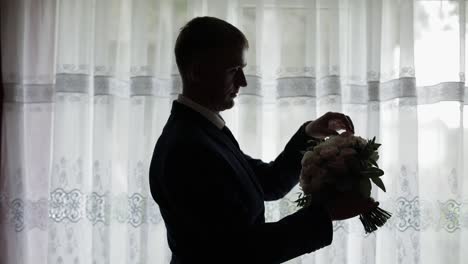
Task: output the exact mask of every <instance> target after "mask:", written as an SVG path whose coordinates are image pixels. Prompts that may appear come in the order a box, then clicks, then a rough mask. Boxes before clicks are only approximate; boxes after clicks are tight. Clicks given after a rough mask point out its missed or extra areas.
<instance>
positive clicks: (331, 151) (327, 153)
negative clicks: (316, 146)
mask: <svg viewBox="0 0 468 264" xmlns="http://www.w3.org/2000/svg"><path fill="white" fill-rule="evenodd" d="M339 152H340V151H339V150H338V148H337V147H334V146H327V147H325V148H323V149H321V150H320V157H321V158H323V159H330V158H333V157H335V156H336V155H338V153H339Z"/></svg>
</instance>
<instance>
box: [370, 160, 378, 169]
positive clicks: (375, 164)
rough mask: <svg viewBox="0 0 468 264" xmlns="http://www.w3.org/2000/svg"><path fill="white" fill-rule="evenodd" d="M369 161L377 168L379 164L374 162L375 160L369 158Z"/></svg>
mask: <svg viewBox="0 0 468 264" xmlns="http://www.w3.org/2000/svg"><path fill="white" fill-rule="evenodd" d="M369 163H370V164H372V165H374V166H375V167H377V168H378V167H379V164H377V162H375V160H372V159H370V160H369Z"/></svg>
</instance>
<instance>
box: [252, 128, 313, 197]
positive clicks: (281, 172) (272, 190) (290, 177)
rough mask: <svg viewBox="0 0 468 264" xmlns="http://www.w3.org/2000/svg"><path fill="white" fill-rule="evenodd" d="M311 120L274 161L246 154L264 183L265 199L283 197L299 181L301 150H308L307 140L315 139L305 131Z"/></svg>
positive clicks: (259, 179) (300, 129) (261, 182)
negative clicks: (266, 161)
mask: <svg viewBox="0 0 468 264" xmlns="http://www.w3.org/2000/svg"><path fill="white" fill-rule="evenodd" d="M309 122H310V121H308V122H306V123H304V124H303V125H302V126H301V127H300V128H299V130H297V132H296V133H295V134H294V135H293V136H292V138H291V139H290V140H289V142H288V143H287V144H286V146H285V148H284V150H283V151H282V152H281V153H280V154H279V155H278V157H277V158H276V159H275V160H274V161H272V162H269V163H265V162H263V161H262V160H260V159H254V158H252V157H250V156H248V155H246V154H244V157H245V158H246V159H247V161H248V163H249V164H250V166H251V168H252V170H253V171H254V172H255V175H256V176H257V179H258V181H259V182H260V184H261V185H262V188H263V191H264V194H265V197H264V199H265V201H272V200H278V199H281V198H283V197H284V196H285V195H286V194H287V193H288V192H289V191H291V189H292V188H293V187H294V186H295V185H296V184H297V183H298V181H299V174H300V172H301V160H302V156H303V155H302V153H301V152H302V151H305V150H306V148H307V141H308V140H312V139H313V138H312V137H309V136H308V135H307V134H306V133H305V126H306V125H307V124H308V123H309Z"/></svg>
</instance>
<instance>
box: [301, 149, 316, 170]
mask: <svg viewBox="0 0 468 264" xmlns="http://www.w3.org/2000/svg"><path fill="white" fill-rule="evenodd" d="M313 155H314V152H312V151H307V152H306V153H304V156H302V160H301V165H302V166H304V164H307V163H309V162H310V161H309V160H310V158H311V157H312V156H313Z"/></svg>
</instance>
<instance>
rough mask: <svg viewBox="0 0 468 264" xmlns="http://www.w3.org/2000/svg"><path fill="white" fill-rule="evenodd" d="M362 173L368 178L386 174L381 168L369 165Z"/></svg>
mask: <svg viewBox="0 0 468 264" xmlns="http://www.w3.org/2000/svg"><path fill="white" fill-rule="evenodd" d="M361 175H362V176H364V177H367V178H372V177H380V176H382V175H384V171H383V170H381V169H379V168H374V167H369V168H367V169H366V170H363V171H361Z"/></svg>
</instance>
